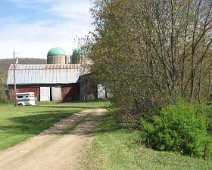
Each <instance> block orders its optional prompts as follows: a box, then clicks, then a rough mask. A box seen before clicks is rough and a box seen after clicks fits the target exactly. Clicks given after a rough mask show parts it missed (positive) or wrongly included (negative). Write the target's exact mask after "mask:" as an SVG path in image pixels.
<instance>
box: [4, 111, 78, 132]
mask: <svg viewBox="0 0 212 170" xmlns="http://www.w3.org/2000/svg"><path fill="white" fill-rule="evenodd" d="M74 112H77V111H74V110H73V111H64V110H63V111H58V110H57V111H43V112H40V114H36V115H27V116H21V117H15V118H11V119H10V121H12V122H13V123H14V125H9V126H0V130H1V131H2V132H3V133H11V134H16V135H17V134H20V135H23V134H32V135H37V134H39V133H40V132H42V131H43V130H45V129H47V128H49V127H51V126H52V125H53V124H55V123H56V122H58V121H60V120H61V119H63V118H66V117H68V116H71V115H73V113H74Z"/></svg>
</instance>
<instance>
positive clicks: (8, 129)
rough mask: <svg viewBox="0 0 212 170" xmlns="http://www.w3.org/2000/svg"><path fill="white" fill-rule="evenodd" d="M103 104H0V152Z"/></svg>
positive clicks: (103, 103)
mask: <svg viewBox="0 0 212 170" xmlns="http://www.w3.org/2000/svg"><path fill="white" fill-rule="evenodd" d="M105 104H107V103H105V102H93V103H92V102H76V103H64V104H63V103H55V102H46V103H38V105H37V106H17V107H14V105H12V104H7V105H3V104H0V150H2V149H5V148H8V147H11V146H13V145H16V144H18V143H20V142H22V141H24V140H26V139H28V138H30V137H32V136H35V135H37V134H39V133H40V132H42V131H43V130H45V129H47V128H49V127H51V126H52V125H53V124H54V123H56V122H58V121H59V120H61V119H62V118H65V117H68V116H70V115H73V114H74V113H75V112H78V111H80V110H82V106H83V107H86V106H87V107H102V106H104V105H105ZM79 121H80V120H79Z"/></svg>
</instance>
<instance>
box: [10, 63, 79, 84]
mask: <svg viewBox="0 0 212 170" xmlns="http://www.w3.org/2000/svg"><path fill="white" fill-rule="evenodd" d="M15 73H16V84H19V85H23V84H70V83H76V82H77V81H78V79H79V76H80V74H81V67H80V65H79V64H77V65H76V64H75V65H73V64H68V65H67V64H65V65H61V64H41V65H22V64H17V65H16V70H15ZM7 84H8V85H12V84H14V70H13V65H11V66H10V68H9V70H8V78H7Z"/></svg>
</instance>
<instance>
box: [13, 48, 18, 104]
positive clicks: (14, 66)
mask: <svg viewBox="0 0 212 170" xmlns="http://www.w3.org/2000/svg"><path fill="white" fill-rule="evenodd" d="M13 62H14V63H13V78H14V79H13V83H14V93H15V95H14V96H15V105H14V106H16V105H17V100H16V77H15V70H16V58H15V51H14V52H13Z"/></svg>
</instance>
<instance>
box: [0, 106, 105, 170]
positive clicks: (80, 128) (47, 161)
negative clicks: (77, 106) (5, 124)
mask: <svg viewBox="0 0 212 170" xmlns="http://www.w3.org/2000/svg"><path fill="white" fill-rule="evenodd" d="M105 111H106V110H105V109H87V110H84V111H82V112H79V113H77V114H74V115H73V116H70V117H68V118H66V119H63V120H61V121H60V122H59V123H57V124H55V125H54V126H53V127H51V128H50V129H48V130H45V131H44V132H43V133H41V134H40V135H38V136H35V137H33V138H31V139H29V140H27V141H26V142H23V143H21V144H19V145H16V146H15V147H12V148H9V149H7V150H4V151H1V152H0V169H2V170H49V169H50V170H71V169H79V168H80V160H81V158H82V156H83V154H84V152H85V150H86V149H85V148H86V147H88V146H89V144H90V143H91V141H92V131H93V130H94V128H95V126H96V125H97V122H98V120H99V119H100V118H101V115H102V114H103V113H104V112H105Z"/></svg>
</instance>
